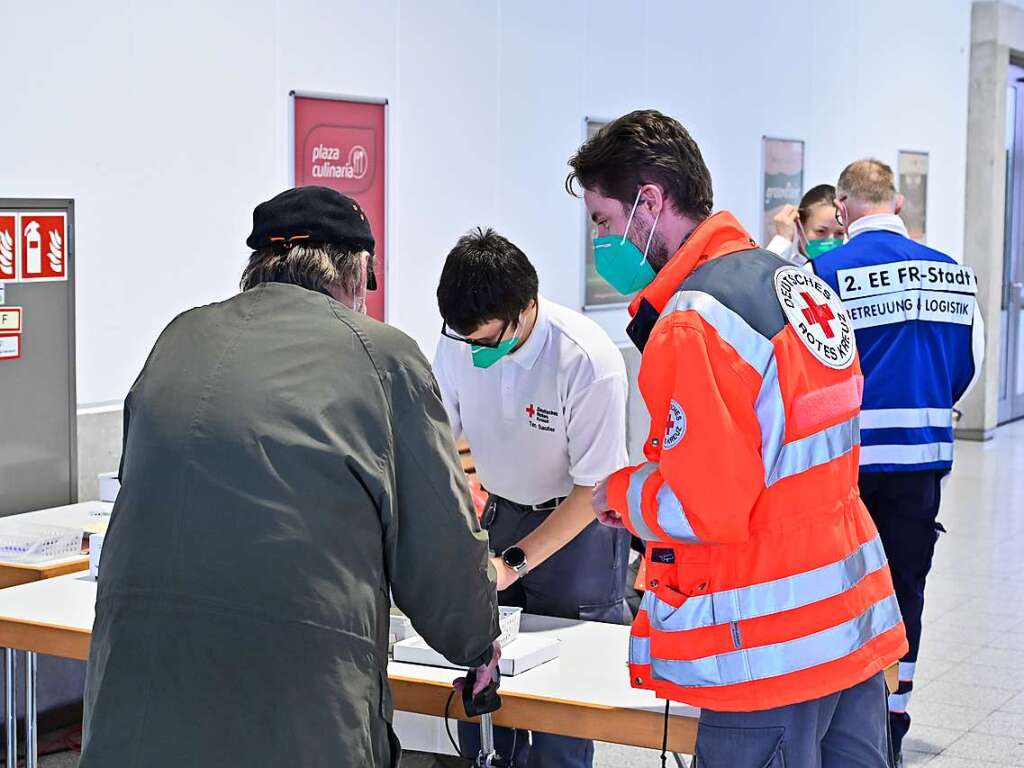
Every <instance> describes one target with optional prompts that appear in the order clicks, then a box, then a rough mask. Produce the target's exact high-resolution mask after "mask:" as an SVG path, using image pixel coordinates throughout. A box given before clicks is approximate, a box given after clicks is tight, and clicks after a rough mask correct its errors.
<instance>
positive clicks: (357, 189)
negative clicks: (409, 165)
mask: <svg viewBox="0 0 1024 768" xmlns="http://www.w3.org/2000/svg"><path fill="white" fill-rule="evenodd" d="M291 97H292V124H293V131H292V141H293V148H292V149H293V155H294V165H293V181H294V184H295V186H296V187H304V186H309V185H318V186H323V187H330V188H331V189H335V190H337V191H338V192H341V193H342V194H344V195H348V196H349V197H351V198H352V199H353V200H355V201H356V202H357V203H359V205H360V206H362V208H363V210H364V211H365V212H366V215H367V217H368V218H369V219H370V228H371V229H372V230H373V237H374V240H375V241H376V248H375V251H376V252H375V254H374V257H375V258H374V264H375V267H374V273H375V274H376V277H377V290H376V291H370V292H369V293H367V296H366V298H367V310H368V312H369V314H370V316H371V317H374V318H376V319H377V320H382V321H383V320H384V319H385V317H386V301H385V299H386V296H387V285H388V280H387V105H388V103H387V100H386V99H363V98H359V97H352V96H332V95H329V94H319V93H303V92H301V91H292V92H291Z"/></svg>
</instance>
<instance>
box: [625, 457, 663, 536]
mask: <svg viewBox="0 0 1024 768" xmlns="http://www.w3.org/2000/svg"><path fill="white" fill-rule="evenodd" d="M657 470H658V465H657V464H654V463H653V462H650V461H649V462H647V463H646V464H642V465H641V466H640V467H639V468H638V469H635V470H633V474H632V475H630V478H629V491H628V492H627V494H626V498H627V500H628V502H629V522H630V523H632V525H633V530H634V531H636V532H637V535H639V536H640V538H641V539H643V540H644V541H658V539H659V538H661V537H660V536H656V535H655V534H654V531H652V530H651V529H650V528H649V527H648V526H647V523H646V522H645V521H644V512H643V500H642V496H641V492H642V491H643V488H644V483H645V482H647V478H648V477H650V476H651V475H653V474H654V473H655V472H656V471H657Z"/></svg>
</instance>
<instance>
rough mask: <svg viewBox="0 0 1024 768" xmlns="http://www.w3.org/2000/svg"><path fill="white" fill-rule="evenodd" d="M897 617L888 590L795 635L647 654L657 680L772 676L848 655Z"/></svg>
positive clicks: (725, 681)
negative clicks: (859, 608) (702, 653)
mask: <svg viewBox="0 0 1024 768" xmlns="http://www.w3.org/2000/svg"><path fill="white" fill-rule="evenodd" d="M901 621H902V618H901V617H900V608H899V605H897V603H896V597H895V596H889V597H887V598H884V599H882V600H880V601H879V602H877V603H875V604H874V605H872V606H871V607H870V608H868V609H867V610H866V611H865V612H864V613H862V614H861V615H860V616H857V617H856V618H854V619H851V620H850V621H847V622H845V623H843V624H839V625H838V626H835V627H831V628H829V629H826V630H823V631H821V632H816V633H815V634H813V635H808V636H806V637H800V638H797V639H795V640H789V641H787V642H783V643H776V644H774V645H762V646H758V647H756V648H747V649H744V650H741V651H731V652H729V653H722V654H719V655H717V656H708V657H705V658H703V659H696V660H694V661H676V660H669V659H658V658H652V659H651V674H652V676H653V677H654V678H655V679H657V680H663V681H667V682H670V683H674V684H675V685H680V686H684V687H689V688H700V687H706V686H717V685H736V684H739V683H746V682H750V681H752V680H762V679H764V678H768V677H777V676H779V675H786V674H789V673H791V672H798V671H800V670H802V669H810V668H811V667H816V666H819V665H821V664H827V663H828V662H830V661H836V660H837V659H842V658H844V657H846V656H849V655H850V654H851V653H854V652H855V651H857V650H858V649H860V648H863V647H864V646H865V645H866V644H867V643H869V642H871V640H873V639H874V638H876V637H878V636H879V635H882V634H884V633H885V632H888V631H889V630H890V629H892V628H893V627H896V626H898V625H899V623H900V622H901Z"/></svg>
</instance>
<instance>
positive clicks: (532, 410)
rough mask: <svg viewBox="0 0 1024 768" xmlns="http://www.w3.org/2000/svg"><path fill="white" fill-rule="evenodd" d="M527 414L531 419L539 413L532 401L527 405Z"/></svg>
mask: <svg viewBox="0 0 1024 768" xmlns="http://www.w3.org/2000/svg"><path fill="white" fill-rule="evenodd" d="M526 415H527V416H529V417H530V418H531V419H532V418H533V417H534V416H536V415H537V409H536V408H534V407H533V403H530V404H529V405H528V406H527V407H526Z"/></svg>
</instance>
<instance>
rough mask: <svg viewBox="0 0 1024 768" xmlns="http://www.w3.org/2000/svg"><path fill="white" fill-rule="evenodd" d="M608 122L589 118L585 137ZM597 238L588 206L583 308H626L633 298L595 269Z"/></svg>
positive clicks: (585, 215) (584, 211)
mask: <svg viewBox="0 0 1024 768" xmlns="http://www.w3.org/2000/svg"><path fill="white" fill-rule="evenodd" d="M608 123H609V121H608V120H598V119H596V118H593V117H588V118H587V119H586V120H585V121H584V135H585V138H586V139H588V140H589V139H592V138H593V137H594V135H595V134H596V133H597V132H598V131H600V130H601V129H602V128H604V127H605V126H606V125H608ZM595 237H597V227H596V226H594V222H592V221H591V220H590V217H589V216H588V215H587V209H586V206H584V207H583V254H584V256H583V261H584V269H583V308H584V309H605V308H608V307H625V306H628V305H629V302H630V301H632V299H633V297H632V296H623V295H622V294H621V293H619V292H618V291H616V290H615V289H614V288H612V287H611V286H610V285H609V284H608V283H606V282H605V280H604V278H603V277H601V276H600V275H599V274H597V269H596V268H595V267H594V238H595Z"/></svg>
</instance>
